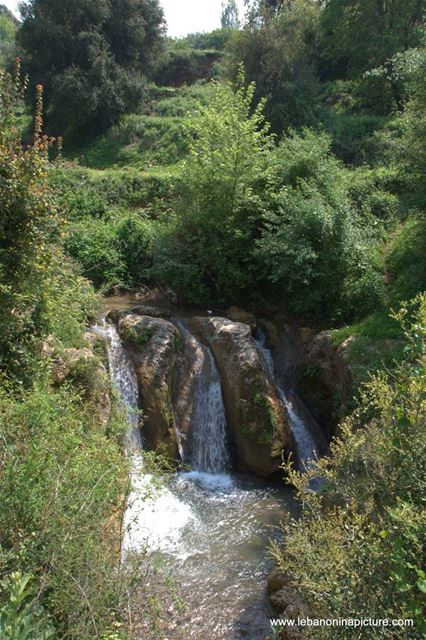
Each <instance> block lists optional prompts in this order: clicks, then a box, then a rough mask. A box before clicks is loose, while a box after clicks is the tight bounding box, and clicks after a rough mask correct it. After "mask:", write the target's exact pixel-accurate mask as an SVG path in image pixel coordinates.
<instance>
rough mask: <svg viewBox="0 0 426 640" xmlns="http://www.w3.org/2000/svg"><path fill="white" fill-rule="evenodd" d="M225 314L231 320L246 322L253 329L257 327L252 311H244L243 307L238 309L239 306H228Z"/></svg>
mask: <svg viewBox="0 0 426 640" xmlns="http://www.w3.org/2000/svg"><path fill="white" fill-rule="evenodd" d="M226 315H227V316H228V318H229V319H230V320H232V321H233V322H242V323H244V324H248V326H249V327H250V328H251V329H253V330H254V329H256V327H257V320H256V317H255V316H254V315H253V314H252V313H249V312H248V311H244V309H240V308H239V307H230V308H229V309H228V311H227V312H226Z"/></svg>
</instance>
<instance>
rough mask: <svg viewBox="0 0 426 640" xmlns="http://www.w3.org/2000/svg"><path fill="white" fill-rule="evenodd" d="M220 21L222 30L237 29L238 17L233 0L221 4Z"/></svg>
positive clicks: (238, 25)
mask: <svg viewBox="0 0 426 640" xmlns="http://www.w3.org/2000/svg"><path fill="white" fill-rule="evenodd" d="M220 21H221V25H222V29H239V27H240V16H239V12H238V7H237V3H236V1H235V0H228V2H227V3H226V4H225V3H224V2H222V16H221V19H220Z"/></svg>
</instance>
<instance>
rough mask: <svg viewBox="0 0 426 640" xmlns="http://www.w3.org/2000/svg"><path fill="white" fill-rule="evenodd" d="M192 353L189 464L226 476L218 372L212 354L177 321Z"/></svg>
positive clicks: (226, 449) (223, 426)
mask: <svg viewBox="0 0 426 640" xmlns="http://www.w3.org/2000/svg"><path fill="white" fill-rule="evenodd" d="M175 324H176V325H177V326H178V327H179V329H180V331H181V333H182V334H183V335H184V337H185V341H186V344H187V348H188V350H189V352H190V354H191V361H192V372H191V373H192V376H193V379H194V384H193V389H192V393H193V403H192V415H191V423H192V425H193V429H192V442H191V445H192V446H191V456H190V465H191V467H192V469H193V470H194V471H196V472H201V473H205V474H223V473H224V472H225V471H226V470H227V469H228V468H229V466H230V460H229V453H228V448H227V443H226V416H225V406H224V403H223V397H222V387H221V383H220V377H219V372H218V370H217V367H216V363H215V361H214V358H213V354H212V352H211V351H210V349H208V348H207V347H206V346H205V345H203V344H202V343H201V342H200V341H199V340H198V338H196V337H195V336H194V335H193V334H192V333H191V332H190V331H189V329H188V327H187V325H186V323H185V322H184V321H183V320H176V321H175Z"/></svg>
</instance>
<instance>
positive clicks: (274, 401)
mask: <svg viewBox="0 0 426 640" xmlns="http://www.w3.org/2000/svg"><path fill="white" fill-rule="evenodd" d="M192 326H193V328H194V330H195V331H196V333H198V335H199V336H200V338H201V339H202V340H203V341H204V342H205V343H206V344H207V345H208V346H209V347H210V348H211V350H212V352H213V355H214V357H215V360H216V364H217V367H218V370H219V373H220V377H221V382H222V390H223V396H224V402H225V407H226V415H227V422H228V429H229V431H230V436H231V439H232V441H233V442H234V443H235V446H236V452H237V466H238V467H239V468H240V469H241V470H247V471H251V472H252V473H254V474H256V475H259V476H264V477H268V476H271V475H272V474H274V473H275V472H277V471H279V469H280V466H281V464H282V456H283V452H288V451H290V449H291V446H292V436H291V431H290V428H289V425H288V422H287V416H286V415H285V413H284V410H283V407H282V404H281V402H280V400H279V398H278V396H277V392H276V389H275V386H274V385H273V383H272V381H271V379H270V376H269V373H268V372H267V370H266V367H265V364H264V362H263V359H262V358H261V356H260V354H259V351H258V349H257V345H256V343H255V341H254V339H253V337H252V334H251V329H250V327H249V326H248V325H247V324H243V323H240V322H232V321H231V320H228V319H226V318H216V317H212V318H193V320H192Z"/></svg>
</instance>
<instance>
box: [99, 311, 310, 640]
mask: <svg viewBox="0 0 426 640" xmlns="http://www.w3.org/2000/svg"><path fill="white" fill-rule="evenodd" d="M175 324H176V325H177V326H179V329H180V331H181V332H182V335H183V336H184V338H185V340H186V343H187V348H188V349H189V350H190V351H191V352H192V354H193V355H192V362H193V372H194V380H195V385H194V394H196V395H195V398H194V399H195V401H194V404H193V406H194V408H193V416H192V418H191V419H192V420H194V424H195V427H194V436H193V446H192V449H191V450H192V455H191V459H190V460H184V461H183V462H184V464H188V467H190V468H191V469H192V470H191V471H184V472H179V473H175V474H171V475H170V476H169V477H168V478H167V480H166V481H165V483H163V484H160V485H159V483H158V482H157V481H156V479H155V478H153V476H151V475H150V474H149V473H147V472H146V470H145V469H144V454H143V443H142V442H141V440H140V435H139V431H138V429H137V423H138V414H137V408H138V403H139V399H138V385H137V381H136V374H135V370H134V368H133V365H132V363H131V361H130V359H129V357H128V356H127V354H126V353H125V350H124V349H123V346H122V343H121V340H120V338H119V336H118V333H117V331H116V329H115V327H114V326H113V325H111V324H107V323H104V324H103V325H102V326H99V327H97V332H98V333H100V334H101V335H102V336H103V337H104V338H105V339H106V340H107V343H108V357H109V368H110V373H111V376H112V378H113V381H114V383H115V385H116V387H117V389H118V391H119V393H120V395H121V398H122V399H123V402H124V404H125V406H126V408H127V412H128V417H129V423H130V429H129V438H128V451H129V456H130V459H131V463H132V477H131V494H130V496H129V500H128V508H127V512H126V514H125V522H124V539H123V554H124V556H125V555H126V554H127V553H131V554H135V553H136V554H148V557H149V556H150V555H152V557H153V558H154V557H155V556H156V555H158V553H160V555H161V562H162V565H163V566H164V567H166V568H167V571H168V572H169V573H170V574H171V575H173V578H174V583H175V585H176V589H177V593H178V596H179V599H180V600H181V601H182V602H183V608H182V610H181V611H179V613H177V612H176V610H173V612H171V613H170V620H169V623H168V624H166V630H165V631H164V632H163V633H164V635H160V637H161V638H163V639H164V640H166V639H168V640H171V639H172V638H173V639H176V640H177V639H181V640H189V639H191V638H194V639H195V640H207V639H208V640H239V639H242V638H246V639H248V640H264V639H265V638H266V637H268V635H269V634H270V633H271V628H270V623H269V618H270V617H271V616H272V615H273V614H272V611H271V610H270V607H269V603H268V599H267V594H266V580H267V576H268V573H269V572H270V570H271V569H272V567H273V560H272V559H271V557H270V555H269V552H268V548H269V543H270V541H271V540H279V538H280V535H281V534H280V528H279V524H280V521H281V520H282V518H283V515H284V514H285V512H286V511H287V512H288V511H290V512H291V513H293V514H294V515H296V514H297V506H296V504H295V500H294V497H293V490H292V489H291V488H289V487H288V486H287V485H286V484H285V483H284V481H281V480H279V479H278V480H277V481H266V480H262V479H258V478H254V477H251V476H250V475H244V474H236V473H234V472H232V470H231V469H230V456H229V453H228V444H227V442H226V417H225V409H224V405H223V399H222V392H221V385H220V378H219V374H218V372H217V368H216V365H215V362H214V359H213V357H212V354H211V352H210V350H209V349H207V348H206V347H205V346H204V345H202V344H201V343H200V342H199V341H198V339H197V338H195V337H194V336H193V335H192V334H191V333H190V332H189V330H188V329H187V326H186V324H185V321H184V320H182V319H179V320H177V321H176V322H175ZM261 349H262V350H263V355H264V357H265V360H266V359H267V358H268V354H267V352H266V347H265V345H264V341H263V342H262V344H261ZM268 364H269V366H271V364H270V363H268ZM285 402H288V400H287V399H286V398H285ZM299 427H300V425H299ZM304 437H305V442H306V441H307V442H308V443H309V446H312V443H311V440H310V439H309V438H307V437H306V434H305V435H304ZM299 454H300V451H299ZM144 633H145V632H141V633H140V635H138V634H136V636H135V638H137V639H139V638H140V639H141V640H142V639H145V638H147V636H146V635H144Z"/></svg>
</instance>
